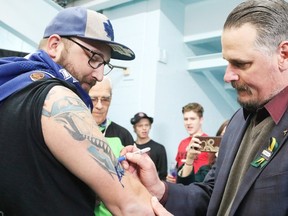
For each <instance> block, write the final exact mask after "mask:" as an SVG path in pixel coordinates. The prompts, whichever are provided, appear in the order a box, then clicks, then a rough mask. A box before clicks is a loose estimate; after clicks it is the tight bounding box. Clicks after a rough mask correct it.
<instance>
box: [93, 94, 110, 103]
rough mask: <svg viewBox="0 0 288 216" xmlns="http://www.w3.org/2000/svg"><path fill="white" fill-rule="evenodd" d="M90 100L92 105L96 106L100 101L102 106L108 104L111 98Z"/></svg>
mask: <svg viewBox="0 0 288 216" xmlns="http://www.w3.org/2000/svg"><path fill="white" fill-rule="evenodd" d="M91 100H92V102H93V103H96V104H98V102H99V101H100V102H101V103H102V104H105V105H107V104H109V103H110V101H111V97H110V96H109V97H91Z"/></svg>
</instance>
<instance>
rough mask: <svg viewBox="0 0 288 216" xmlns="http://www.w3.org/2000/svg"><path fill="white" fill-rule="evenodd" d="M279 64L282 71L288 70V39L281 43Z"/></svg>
mask: <svg viewBox="0 0 288 216" xmlns="http://www.w3.org/2000/svg"><path fill="white" fill-rule="evenodd" d="M278 65H279V69H280V71H287V70H288V41H282V42H281V44H280V45H279V60H278Z"/></svg>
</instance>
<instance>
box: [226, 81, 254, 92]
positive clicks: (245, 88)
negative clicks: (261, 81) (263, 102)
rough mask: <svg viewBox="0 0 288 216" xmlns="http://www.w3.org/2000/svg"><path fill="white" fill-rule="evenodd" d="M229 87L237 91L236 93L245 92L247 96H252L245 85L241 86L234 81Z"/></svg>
mask: <svg viewBox="0 0 288 216" xmlns="http://www.w3.org/2000/svg"><path fill="white" fill-rule="evenodd" d="M231 85H232V87H233V88H234V89H236V90H237V92H242V91H243V92H247V93H249V94H252V92H251V90H250V88H249V87H248V86H247V85H243V84H242V85H241V84H238V83H237V82H236V81H232V82H231Z"/></svg>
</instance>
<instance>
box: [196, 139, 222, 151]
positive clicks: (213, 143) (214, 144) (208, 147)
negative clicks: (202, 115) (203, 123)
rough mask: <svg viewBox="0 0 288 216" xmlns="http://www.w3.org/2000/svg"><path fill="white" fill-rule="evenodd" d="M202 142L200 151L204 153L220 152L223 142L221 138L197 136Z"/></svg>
mask: <svg viewBox="0 0 288 216" xmlns="http://www.w3.org/2000/svg"><path fill="white" fill-rule="evenodd" d="M196 138H198V139H199V140H200V142H201V143H200V146H201V147H200V149H199V151H202V152H214V153H216V152H218V150H219V145H220V142H221V138H222V137H221V136H197V137H196Z"/></svg>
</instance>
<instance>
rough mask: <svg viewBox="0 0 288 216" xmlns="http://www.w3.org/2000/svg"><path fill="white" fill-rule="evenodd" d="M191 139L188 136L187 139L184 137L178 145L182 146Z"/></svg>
mask: <svg viewBox="0 0 288 216" xmlns="http://www.w3.org/2000/svg"><path fill="white" fill-rule="evenodd" d="M191 139H192V137H191V136H189V137H186V138H185V139H183V140H181V142H180V144H179V145H184V144H187V143H189V142H190V141H191Z"/></svg>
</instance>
